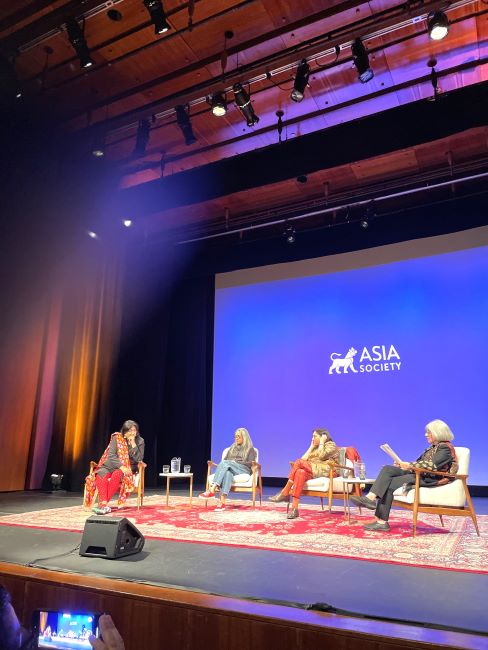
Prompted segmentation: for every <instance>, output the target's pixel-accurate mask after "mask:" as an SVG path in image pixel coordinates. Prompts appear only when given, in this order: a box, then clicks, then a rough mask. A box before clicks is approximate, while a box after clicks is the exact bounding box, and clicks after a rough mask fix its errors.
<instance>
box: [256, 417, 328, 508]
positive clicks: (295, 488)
mask: <svg viewBox="0 0 488 650" xmlns="http://www.w3.org/2000/svg"><path fill="white" fill-rule="evenodd" d="M338 458H339V448H338V447H337V446H336V444H335V442H334V441H333V440H332V438H331V437H330V433H329V432H328V431H327V429H315V430H314V432H313V434H312V442H311V444H310V447H309V448H308V449H307V451H306V452H305V453H304V454H303V456H302V457H301V458H298V459H297V460H296V461H295V462H294V463H293V467H292V469H291V472H290V474H289V475H288V482H287V483H286V485H285V487H284V488H283V489H282V490H281V492H278V494H275V495H274V496H273V497H269V500H270V501H273V502H274V503H279V502H280V501H288V500H289V496H290V493H292V494H293V503H292V507H291V510H290V511H289V512H288V515H287V519H296V518H297V517H299V516H300V515H299V512H298V502H299V500H300V496H301V494H302V490H303V485H304V483H305V482H306V481H310V479H312V478H319V477H320V476H329V477H330V478H333V476H334V471H333V469H332V468H333V466H334V465H335V464H337V460H338Z"/></svg>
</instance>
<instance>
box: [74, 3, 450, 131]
mask: <svg viewBox="0 0 488 650" xmlns="http://www.w3.org/2000/svg"><path fill="white" fill-rule="evenodd" d="M353 1H355V0H353ZM358 4H362V3H358ZM443 5H444V3H443V0H427V1H426V2H425V3H423V4H421V5H420V6H416V7H414V8H412V7H409V6H408V5H405V4H404V3H402V4H401V5H397V6H395V7H393V8H391V9H390V10H388V11H383V12H381V14H374V15H373V16H371V17H368V18H367V19H366V20H363V21H358V22H356V23H353V24H352V25H347V26H345V27H344V28H343V29H341V30H334V31H333V32H330V33H327V34H324V35H323V36H321V37H319V38H314V39H311V40H310V41H305V42H303V43H301V44H300V45H296V46H293V47H290V48H286V49H284V50H281V51H279V52H276V53H275V54H273V55H271V56H268V57H265V58H263V59H259V60H257V61H253V62H252V63H250V64H248V65H245V66H240V67H239V68H237V69H235V70H232V71H229V72H227V73H226V75H225V86H226V87H229V86H232V85H233V84H234V83H236V82H238V81H241V82H242V81H243V80H248V79H250V78H253V77H257V76H259V75H264V74H266V72H268V71H269V70H273V69H279V68H281V67H283V66H286V65H290V64H292V63H294V62H296V61H297V60H298V59H302V58H309V57H312V56H314V55H316V54H319V53H321V52H323V51H324V48H327V49H330V48H334V47H335V46H336V45H342V44H344V43H347V42H350V41H352V40H354V39H355V38H358V37H359V38H362V37H367V36H368V34H369V33H371V32H372V31H373V28H374V31H375V32H376V31H379V30H381V29H386V28H389V27H391V26H393V25H395V24H398V22H399V21H400V20H405V19H413V18H415V17H418V16H421V15H424V14H425V13H429V12H430V11H435V10H437V9H439V8H441V7H442V6H443ZM341 6H343V5H341ZM334 9H337V7H334V8H332V9H329V10H326V11H324V12H320V13H321V14H325V13H327V12H330V11H333V10H334ZM322 19H323V18H322ZM317 20H319V18H318V14H315V15H314V16H312V17H310V22H316V21H317ZM282 29H285V28H282ZM291 29H297V27H294V26H293V27H291V26H290V25H288V26H287V27H286V32H289V31H290V30H291ZM286 32H284V33H286ZM274 37H275V32H272V33H271V34H269V33H268V34H267V35H263V36H261V37H260V38H261V39H264V40H268V39H269V38H274ZM256 40H257V39H252V40H251V41H248V42H246V43H242V44H241V45H240V46H238V47H237V48H233V49H229V50H228V55H229V56H232V55H233V54H236V53H237V52H238V51H239V52H242V51H245V50H247V49H249V48H250V47H254V46H255V45H256V44H257V43H256ZM218 60H220V53H218V54H215V55H212V56H211V57H207V58H206V59H203V60H201V61H199V62H197V63H196V64H192V65H191V66H188V67H186V68H183V69H181V70H178V71H174V72H171V73H170V74H166V75H162V76H160V77H157V78H156V79H153V80H151V81H150V82H147V83H144V84H140V85H139V86H136V87H132V88H130V89H127V90H126V91H124V92H122V93H118V94H117V95H113V96H111V97H107V98H105V99H104V100H101V101H100V102H98V103H96V104H93V105H91V106H90V111H91V112H92V113H93V112H94V111H96V110H97V109H102V108H105V107H106V106H110V105H112V104H114V103H116V102H117V101H121V100H123V99H127V98H128V97H131V96H133V95H135V94H138V93H145V92H147V91H148V90H150V89H152V88H154V86H157V85H159V84H162V83H165V82H169V81H172V80H173V79H176V78H177V77H178V76H182V75H184V74H187V73H190V72H193V71H195V70H196V69H201V68H204V67H205V66H207V65H211V64H212V63H215V62H216V61H218ZM341 63H342V61H341ZM221 89H222V76H221V75H219V76H218V77H213V78H212V79H208V80H206V81H204V82H202V83H200V84H196V85H195V86H192V87H191V88H189V89H187V90H185V91H183V92H181V93H177V94H174V95H171V96H166V97H163V98H160V99H157V100H154V101H152V102H150V103H146V104H144V105H143V106H140V107H138V108H135V109H132V110H130V111H127V112H125V113H121V114H119V115H117V116H115V117H113V118H110V119H109V120H103V121H100V122H98V128H99V129H100V130H102V131H104V132H108V131H112V130H115V129H118V128H121V127H124V126H127V125H129V124H134V123H136V122H137V121H138V120H141V119H147V118H151V117H152V116H153V115H155V114H157V113H162V112H164V111H167V110H171V109H174V107H175V106H176V105H177V104H183V105H185V104H188V103H190V102H192V101H195V100H198V99H201V98H202V97H205V96H207V95H210V94H212V93H213V92H215V91H217V90H221ZM84 115H86V109H85V110H83V111H79V110H78V111H76V112H75V113H73V114H72V115H71V116H68V117H67V118H66V120H65V121H67V122H69V120H71V119H76V118H79V117H82V116H84Z"/></svg>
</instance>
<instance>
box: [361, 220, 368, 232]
mask: <svg viewBox="0 0 488 650" xmlns="http://www.w3.org/2000/svg"><path fill="white" fill-rule="evenodd" d="M359 225H360V226H361V228H364V230H366V229H367V228H369V221H368V220H367V219H366V218H364V219H361V221H360V222H359Z"/></svg>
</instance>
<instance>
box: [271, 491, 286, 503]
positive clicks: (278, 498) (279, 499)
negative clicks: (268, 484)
mask: <svg viewBox="0 0 488 650" xmlns="http://www.w3.org/2000/svg"><path fill="white" fill-rule="evenodd" d="M289 500H290V497H289V496H288V495H287V494H282V493H281V492H278V494H275V495H274V496H273V497H268V501H272V502H273V503H281V502H282V501H289Z"/></svg>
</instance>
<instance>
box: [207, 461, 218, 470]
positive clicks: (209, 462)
mask: <svg viewBox="0 0 488 650" xmlns="http://www.w3.org/2000/svg"><path fill="white" fill-rule="evenodd" d="M207 465H208V468H209V469H210V468H211V467H212V465H213V466H214V467H217V463H214V462H213V460H207Z"/></svg>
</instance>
